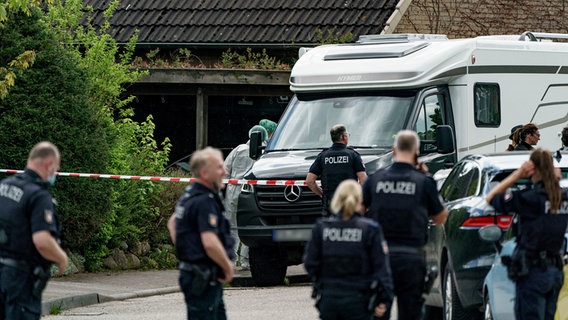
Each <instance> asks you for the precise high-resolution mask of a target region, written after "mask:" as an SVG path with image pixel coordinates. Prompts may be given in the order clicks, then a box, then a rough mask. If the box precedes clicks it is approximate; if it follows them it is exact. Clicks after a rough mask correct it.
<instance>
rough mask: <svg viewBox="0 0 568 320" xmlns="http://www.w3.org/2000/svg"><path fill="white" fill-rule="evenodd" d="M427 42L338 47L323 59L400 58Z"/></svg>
mask: <svg viewBox="0 0 568 320" xmlns="http://www.w3.org/2000/svg"><path fill="white" fill-rule="evenodd" d="M429 44H430V43H429V42H426V41H420V42H410V43H385V44H382V45H380V46H372V47H371V46H346V47H338V48H337V50H335V51H333V53H328V54H326V55H325V56H324V57H323V59H324V60H326V61H329V60H354V59H381V58H400V57H404V56H406V55H409V54H411V53H413V52H416V51H418V50H420V49H422V48H425V47H427V46H428V45H429Z"/></svg>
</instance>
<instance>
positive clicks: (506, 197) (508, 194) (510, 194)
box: [503, 190, 513, 201]
mask: <svg viewBox="0 0 568 320" xmlns="http://www.w3.org/2000/svg"><path fill="white" fill-rule="evenodd" d="M503 199H504V200H505V201H511V199H513V192H511V191H510V190H509V191H507V192H505V195H504V196H503Z"/></svg>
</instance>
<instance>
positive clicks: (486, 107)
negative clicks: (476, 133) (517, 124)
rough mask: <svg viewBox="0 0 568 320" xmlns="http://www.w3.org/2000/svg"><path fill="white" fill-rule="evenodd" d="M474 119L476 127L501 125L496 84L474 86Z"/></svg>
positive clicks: (499, 97)
mask: <svg viewBox="0 0 568 320" xmlns="http://www.w3.org/2000/svg"><path fill="white" fill-rule="evenodd" d="M473 91H474V102H473V108H474V118H475V126H477V127H499V125H501V94H500V90H499V85H498V84H496V83H476V84H475V86H474V89H473Z"/></svg>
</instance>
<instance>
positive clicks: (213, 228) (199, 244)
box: [168, 147, 235, 320]
mask: <svg viewBox="0 0 568 320" xmlns="http://www.w3.org/2000/svg"><path fill="white" fill-rule="evenodd" d="M189 166H190V168H191V172H192V174H193V176H194V177H195V178H197V182H195V183H194V184H193V185H191V186H189V187H187V188H186V190H185V192H184V193H183V194H182V196H181V197H180V198H179V200H178V202H177V204H176V207H175V212H174V214H173V215H172V216H171V218H170V219H169V221H168V229H169V232H170V236H171V238H172V241H173V242H174V244H175V245H176V249H177V255H178V258H179V260H180V265H179V268H180V277H179V283H180V287H181V289H182V291H183V293H184V296H185V303H186V306H187V318H188V319H214V320H221V319H226V317H227V316H226V312H225V303H224V302H223V285H222V284H223V283H226V282H229V281H231V279H232V278H233V267H232V263H231V260H232V259H234V258H235V256H234V253H233V246H234V244H235V243H234V239H233V237H231V234H230V224H229V221H228V220H227V218H225V217H224V216H223V211H224V207H223V203H222V202H221V199H220V198H219V191H220V189H221V187H222V186H223V176H224V175H225V173H226V171H225V166H224V164H223V155H222V153H221V151H219V150H218V149H213V148H211V147H207V148H205V149H203V150H199V151H196V152H195V153H194V154H193V156H192V157H191V160H190V162H189Z"/></svg>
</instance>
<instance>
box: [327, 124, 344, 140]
mask: <svg viewBox="0 0 568 320" xmlns="http://www.w3.org/2000/svg"><path fill="white" fill-rule="evenodd" d="M345 132H347V129H346V128H345V126H344V125H342V124H336V125H334V126H333V127H331V129H330V130H329V135H330V136H331V141H332V142H339V141H341V137H343V135H344V134H345Z"/></svg>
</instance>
